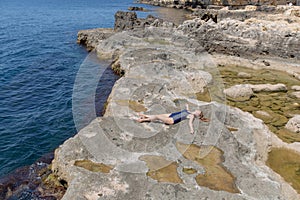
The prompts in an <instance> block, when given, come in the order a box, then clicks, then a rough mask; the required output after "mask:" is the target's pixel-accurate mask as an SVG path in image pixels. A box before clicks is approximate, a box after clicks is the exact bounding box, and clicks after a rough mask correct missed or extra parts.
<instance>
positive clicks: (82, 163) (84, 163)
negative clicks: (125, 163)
mask: <svg viewBox="0 0 300 200" xmlns="http://www.w3.org/2000/svg"><path fill="white" fill-rule="evenodd" d="M74 165H75V166H77V167H82V168H84V169H86V170H89V171H91V172H102V173H109V172H110V170H112V169H113V166H110V165H105V164H103V163H95V162H92V161H90V160H76V161H75V163H74Z"/></svg>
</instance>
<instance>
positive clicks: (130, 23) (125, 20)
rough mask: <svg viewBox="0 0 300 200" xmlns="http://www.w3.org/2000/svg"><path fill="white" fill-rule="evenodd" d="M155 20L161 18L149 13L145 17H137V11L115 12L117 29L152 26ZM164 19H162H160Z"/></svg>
mask: <svg viewBox="0 0 300 200" xmlns="http://www.w3.org/2000/svg"><path fill="white" fill-rule="evenodd" d="M155 20H159V19H158V18H156V17H154V16H152V15H148V17H147V18H145V19H140V18H137V14H136V13H135V12H123V11H118V12H117V13H116V14H115V28H114V30H115V31H117V32H118V31H123V30H132V29H138V28H142V29H143V28H145V27H147V26H150V24H152V23H153V22H154V21H155ZM159 21H162V20H159Z"/></svg>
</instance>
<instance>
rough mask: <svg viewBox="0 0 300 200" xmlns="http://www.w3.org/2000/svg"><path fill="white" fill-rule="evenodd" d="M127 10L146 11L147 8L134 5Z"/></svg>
mask: <svg viewBox="0 0 300 200" xmlns="http://www.w3.org/2000/svg"><path fill="white" fill-rule="evenodd" d="M128 10H130V11H143V12H146V11H148V10H147V9H145V8H143V7H136V6H133V7H129V8H128Z"/></svg>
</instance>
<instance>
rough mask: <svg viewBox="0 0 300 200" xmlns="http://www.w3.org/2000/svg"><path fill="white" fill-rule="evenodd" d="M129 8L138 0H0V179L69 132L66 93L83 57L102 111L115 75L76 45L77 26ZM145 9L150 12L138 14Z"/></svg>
mask: <svg viewBox="0 0 300 200" xmlns="http://www.w3.org/2000/svg"><path fill="white" fill-rule="evenodd" d="M129 6H141V5H136V4H133V0H112V1H108V0H26V1H23V0H1V1H0V177H2V176H4V175H6V174H8V173H9V172H12V171H13V170H14V169H16V168H18V167H21V166H24V165H29V164H31V163H33V162H34V161H35V160H36V159H38V158H39V157H41V156H42V155H44V154H45V153H48V152H50V151H53V150H54V149H55V148H57V147H58V146H59V145H60V144H62V143H63V142H64V141H65V140H66V139H68V138H70V137H72V136H73V135H74V134H76V132H77V131H78V130H77V129H76V128H78V127H76V126H75V123H74V120H73V113H72V95H73V90H74V83H75V80H76V76H77V74H78V71H79V69H80V67H81V66H82V64H83V63H85V64H87V65H88V66H89V68H85V69H91V73H92V72H93V71H94V70H98V69H101V70H102V72H101V73H102V76H101V77H99V79H100V78H102V79H103V80H102V81H101V80H99V84H98V89H97V95H96V100H95V102H96V105H95V108H96V111H97V113H98V114H101V108H102V105H103V103H104V102H105V100H106V98H107V95H108V94H109V92H110V89H111V87H112V85H113V83H114V81H115V80H116V79H117V77H116V76H115V75H114V74H113V73H112V72H111V70H109V69H107V66H108V63H106V62H104V61H99V60H98V59H96V56H95V55H94V54H88V52H87V51H86V50H85V48H84V47H82V46H80V45H78V44H76V37H77V32H78V31H79V30H82V29H91V28H98V27H104V28H105V27H106V28H107V27H113V23H114V14H115V12H116V11H118V10H124V11H125V10H127V8H128V7H129ZM143 7H145V8H147V9H149V10H153V7H151V6H145V5H143ZM148 14H154V15H155V13H153V12H150V13H149V12H148V13H143V12H139V13H138V16H139V17H145V16H146V15H148ZM99 88H100V89H99ZM82 98H85V97H82ZM88 98H95V97H87V99H88ZM87 115H88V113H87ZM90 120H91V117H87V118H86V121H85V122H83V124H84V123H88V122H89V121H90Z"/></svg>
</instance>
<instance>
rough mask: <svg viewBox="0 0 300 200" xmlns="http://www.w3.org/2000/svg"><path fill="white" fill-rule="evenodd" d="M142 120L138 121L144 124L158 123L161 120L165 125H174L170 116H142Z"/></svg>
mask: <svg viewBox="0 0 300 200" xmlns="http://www.w3.org/2000/svg"><path fill="white" fill-rule="evenodd" d="M140 116H141V118H140V119H138V120H137V121H138V122H140V123H142V122H152V121H157V120H160V121H162V122H163V123H165V124H169V125H170V124H174V120H173V118H171V117H169V116H170V114H160V115H144V114H141V115H140Z"/></svg>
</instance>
